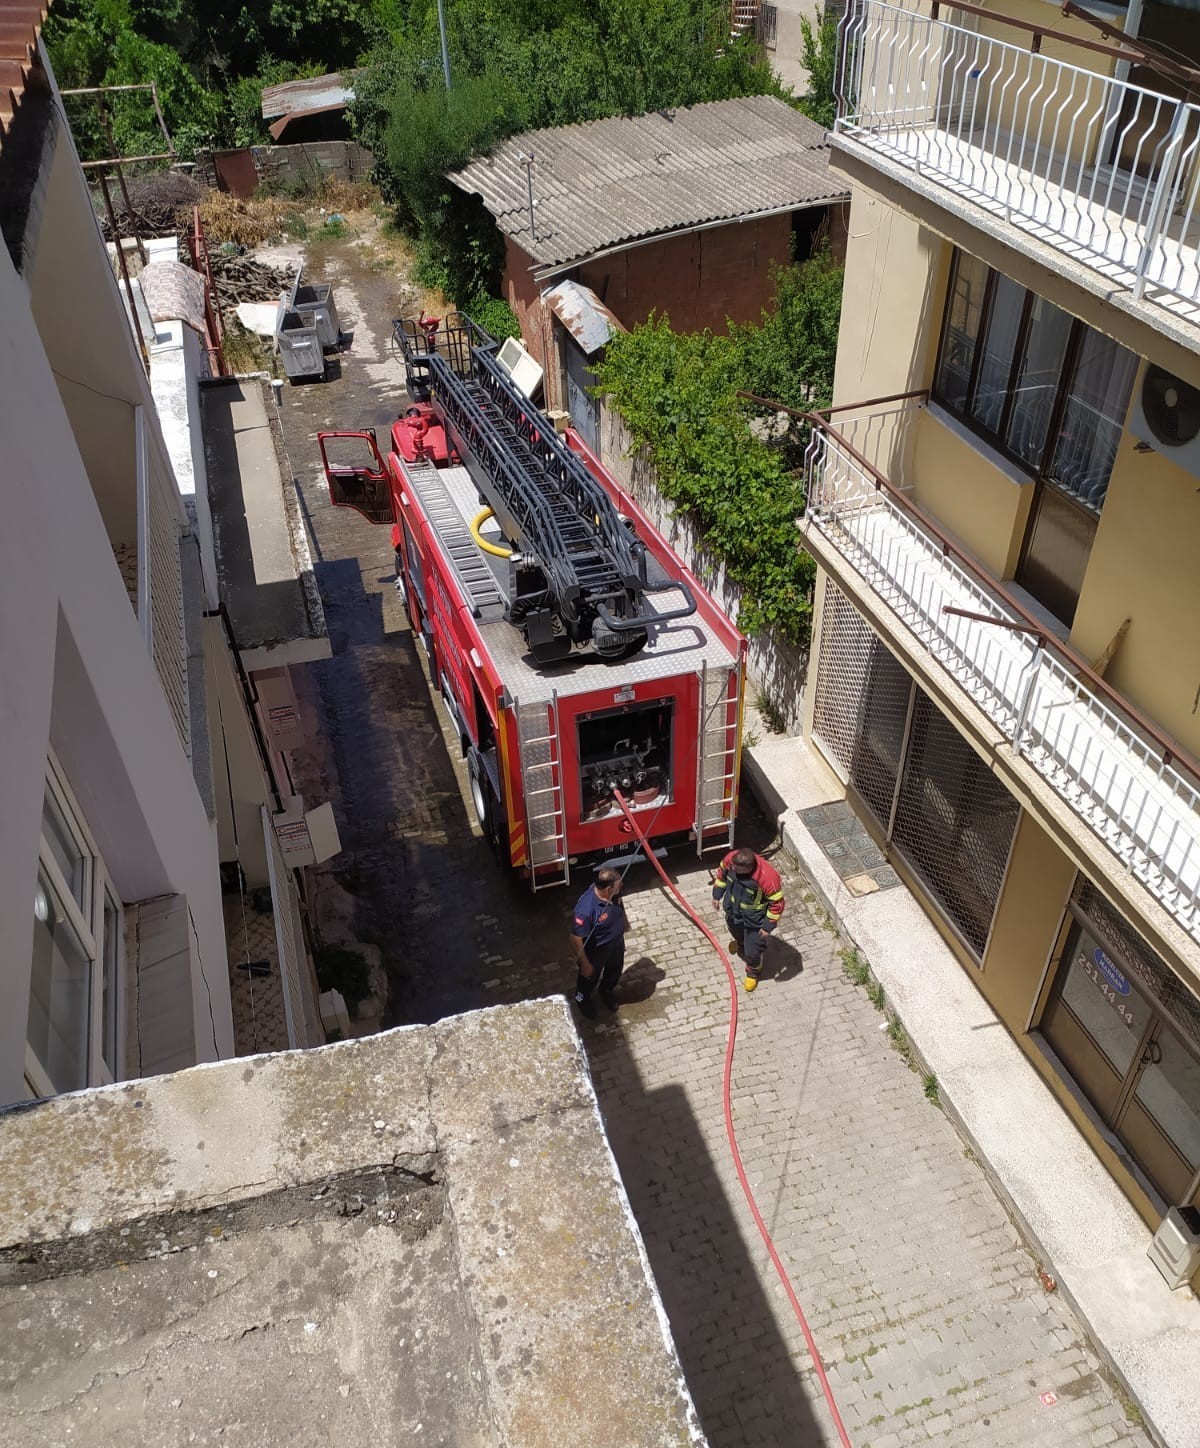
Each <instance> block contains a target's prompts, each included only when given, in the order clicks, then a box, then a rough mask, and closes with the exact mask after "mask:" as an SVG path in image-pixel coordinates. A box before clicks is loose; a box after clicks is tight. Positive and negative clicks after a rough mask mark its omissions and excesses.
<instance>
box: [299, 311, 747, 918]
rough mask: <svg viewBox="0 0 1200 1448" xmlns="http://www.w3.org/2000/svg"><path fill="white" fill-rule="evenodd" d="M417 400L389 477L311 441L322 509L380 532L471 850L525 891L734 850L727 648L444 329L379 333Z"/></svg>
mask: <svg viewBox="0 0 1200 1448" xmlns="http://www.w3.org/2000/svg"><path fill="white" fill-rule="evenodd" d="M393 329H394V334H395V336H396V340H397V343H398V346H399V349H400V351H401V353H402V355H403V357H404V361H405V371H406V382H407V385H408V389H409V394H410V397H411V398H412V399H413V401H412V402H411V404H410V405H408V406H407V407H406V408H405V410H404V412H403V413H402V415H401V416H399V417H398V418H397V419H396V421H395V422H394V423H393V425H392V428H391V436H390V439H389V445H388V448H387V450H386V456H384V455H383V453H382V452H381V449H380V447H379V444H378V441H377V439H376V437H375V435H374V434H373V433H372V432H369V431H364V432H342V433H321V434H319V443H320V448H321V454H322V460H323V463H324V468H325V474H326V478H327V480H328V484H329V491H330V498H331V501H332V502H333V503H334V504H335V505H338V506H342V507H350V508H354V509H356V510H357V511H358V512H359V513H361V514H362V515H363V516H364V517H365V518H367V519H368V521H370V522H372V523H377V524H383V523H388V524H390V525H391V527H392V542H393V545H394V547H395V551H396V561H397V586H398V587H399V588H400V589H401V590H402V592H403V596H404V599H405V604H406V607H407V611H408V616H409V620H410V623H411V625H412V628H413V632H414V634H415V635H416V637H417V638H418V640H419V641H420V643H421V644H422V646H423V648H424V649H425V652H426V654H427V655H428V659H429V665H430V671H431V675H432V677H433V679H434V680H435V681H436V683H437V685H438V688H439V689H440V692H441V695H442V698H443V700H444V701H445V706H446V709H447V710H448V712H449V715H450V718H451V720H452V721H453V725H454V728H455V731H456V732H457V735H458V738H459V742H460V746H461V748H462V751H463V754H464V755H465V756H466V759H467V768H468V773H469V777H470V785H471V797H472V802H473V805H474V811H475V815H476V818H477V820H478V823H479V826H480V828H481V829H482V830H483V832H484V834H485V835H486V836H487V838H488V839H489V840H490V841H491V842H492V844H493V846H494V847H495V850H496V852H497V854H498V856H499V858H500V860H501V862H502V864H504V865H506V866H510V867H511V868H513V869H515V870H518V871H520V872H522V873H523V874H524V875H525V876H526V877H527V878H528V880H529V883H530V885H531V887H532V888H533V889H535V890H537V889H541V888H543V887H544V886H546V885H550V884H556V883H566V882H569V880H570V877H571V871H572V869H573V868H575V867H577V866H579V865H581V864H584V863H585V862H587V863H591V864H592V865H596V864H599V863H604V862H606V861H612V860H615V859H624V858H626V857H629V856H630V855H633V854H634V853H635V851H634V840H633V831H632V829H631V826H630V824H629V821H628V819H627V818H626V817H625V815H624V813H623V812H622V810H621V809H620V808H619V806H618V804H617V801H616V798H615V791H618V790H619V791H620V793H621V795H622V797H623V798H624V799H625V801H626V802H627V804H628V807H629V808H630V809H631V810H632V811H634V812H636V814H637V817H638V821H639V825H640V827H641V828H642V829H643V830H644V832H645V834H646V836H647V838H648V840H649V841H650V843H651V845H652V847H654V848H655V849H656V852H658V853H662V851H663V849H664V848H665V847H666V846H667V845H670V844H672V843H674V842H677V841H689V842H691V843H692V844H693V846H694V848H695V849H696V850H697V852H698V853H699V852H701V851H704V850H707V849H715V848H718V847H720V848H727V847H728V846H729V844H730V843H731V840H732V835H733V823H734V816H735V813H736V806H737V793H738V783H739V766H740V753H741V715H742V703H743V689H744V671H745V652H746V645H745V640H744V639H743V638H742V636H741V635H740V634H739V633H738V631H737V630H736V628H735V627H734V626H733V625H732V624H731V623H730V622H729V620H728V619H727V618H726V617H725V616H724V615H723V614H722V613H721V611H720V610H719V609H718V608H717V606H716V604H715V603H714V602H713V600H712V599H711V598H710V597H709V595H708V594H707V593H706V592H705V590H704V589H703V588H702V586H701V585H700V584H699V583H698V582H697V580H696V579H695V578H694V577H693V576H692V575H691V574H690V573H689V572H688V570H687V569H686V568H685V567H684V566H683V564H682V563H681V562H680V560H679V559H678V558H677V557H676V556H675V554H674V553H673V552H672V550H671V548H670V547H669V545H668V544H667V542H666V540H665V539H664V538H663V537H662V536H661V534H660V533H659V532H658V531H657V530H656V529H655V528H654V527H653V525H652V524H651V523H650V520H649V519H648V518H647V517H646V516H645V514H644V513H643V512H642V510H641V509H640V508H639V507H638V505H637V504H636V503H635V502H634V500H633V499H632V498H631V497H630V496H629V494H628V493H626V492H625V491H624V490H623V489H622V488H621V487H619V486H618V484H617V483H616V482H615V481H614V479H613V478H612V477H611V476H610V475H609V474H608V473H607V472H606V471H605V470H604V469H603V468H602V467H601V466H600V464H599V462H598V461H597V459H596V458H595V457H594V456H593V455H592V454H591V453H590V451H589V450H588V449H587V447H586V446H585V445H584V443H583V442H582V441H581V440H580V439H579V438H578V437H577V436H575V435H574V433H573V432H571V431H568V433H567V434H566V437H565V438H562V437H559V435H558V434H557V433H556V431H555V428H554V426H553V424H552V423H551V422H550V421H549V419H547V418H546V417H545V416H544V415H543V414H542V413H541V412H539V411H538V409H537V408H536V407H535V406H534V405H533V403H532V402H530V400H529V399H528V398H527V397H525V395H524V394H523V393H521V392H520V391H519V390H518V389H517V388H516V387H515V386H514V385H513V383H512V381H511V379H510V378H509V376H508V375H507V373H506V372H505V370H504V369H503V367H502V366H500V364H499V363H498V361H497V351H498V349H497V347H496V344H495V343H494V342H493V340H492V339H491V338H490V337H488V336H487V334H485V333H483V332H481V331H479V329H477V328H475V327H474V325H473V324H472V323H471V322H470V321H469V319H467V318H465V317H463V316H462V315H461V314H452V315H451V317H449V318H447V319H446V321H445V323H444V324H443V326H442V329H441V334H440V336H439V334H438V333H437V332H436V331H434V330H433V329H432V328H430V327H429V325H428V319H421V320H420V321H416V322H414V321H409V320H402V321H398V322H396V323H394V324H393Z"/></svg>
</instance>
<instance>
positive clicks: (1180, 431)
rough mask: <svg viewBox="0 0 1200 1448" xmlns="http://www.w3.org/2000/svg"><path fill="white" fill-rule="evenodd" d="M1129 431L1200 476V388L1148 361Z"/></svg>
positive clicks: (1140, 383)
mask: <svg viewBox="0 0 1200 1448" xmlns="http://www.w3.org/2000/svg"><path fill="white" fill-rule="evenodd" d="M1129 431H1130V432H1131V433H1133V435H1134V437H1136V438H1140V439H1141V440H1142V442H1145V443H1149V445H1150V446H1151V447H1152V448H1154V450H1155V451H1156V452H1160V453H1162V455H1163V456H1164V457H1168V458H1170V459H1171V461H1172V462H1174V463H1178V464H1179V466H1180V467H1181V468H1186V469H1187V471H1188V472H1189V473H1191V474H1192V475H1193V476H1194V477H1198V478H1200V388H1197V387H1193V386H1192V384H1191V383H1190V382H1185V381H1184V380H1183V379H1182V378H1181V377H1176V376H1175V374H1174V373H1173V372H1168V371H1167V369H1166V368H1165V367H1159V366H1157V365H1156V364H1155V363H1153V362H1147V364H1146V367H1145V370H1144V371H1143V373H1142V377H1141V381H1140V382H1139V383H1138V386H1137V391H1136V393H1135V395H1134V399H1133V410H1132V412H1131V413H1130V415H1129Z"/></svg>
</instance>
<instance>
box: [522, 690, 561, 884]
mask: <svg viewBox="0 0 1200 1448" xmlns="http://www.w3.org/2000/svg"><path fill="white" fill-rule="evenodd" d="M513 708H514V711H515V713H516V716H517V742H518V744H519V746H520V752H521V772H522V774H523V776H524V779H525V838H526V839H527V840H528V841H529V864H530V872H529V873H530V883H531V885H532V886H533V889H534V890H544V889H545V888H546V887H547V886H548V885H568V884H570V881H571V863H570V861H569V859H568V858H567V810H566V801H565V799H564V798H563V786H562V778H563V776H562V756H561V752H560V750H559V728H558V694H557V692H556V693H555V694H554V695H553V696H552V698H551V701H550V703H549V704H548V705H547V704H522V703H520V702H519V701H516V700H514V702H513ZM547 731H549V732H547ZM549 866H554V867H556V868H557V871H558V873H557V874H555V875H552V876H548V875H547V874H543V875H542V877H541V879H540V880H539V878H538V873H537V872H538V870H539V869H543V870H544V869H546V867H549Z"/></svg>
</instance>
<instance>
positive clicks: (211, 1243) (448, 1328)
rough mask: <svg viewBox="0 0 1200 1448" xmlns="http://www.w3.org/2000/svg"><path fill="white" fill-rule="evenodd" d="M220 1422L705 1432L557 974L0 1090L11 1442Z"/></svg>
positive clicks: (151, 1435) (1, 1357)
mask: <svg viewBox="0 0 1200 1448" xmlns="http://www.w3.org/2000/svg"><path fill="white" fill-rule="evenodd" d="M585 1382H586V1383H588V1384H590V1385H591V1386H589V1387H588V1390H587V1391H583V1390H582V1389H583V1387H584V1385H585ZM604 1383H607V1384H612V1385H613V1387H614V1390H613V1391H602V1390H600V1391H597V1390H596V1388H595V1385H596V1384H604ZM217 1441H219V1442H220V1443H222V1444H247V1445H249V1444H253V1445H255V1448H264V1445H272V1444H282V1443H288V1444H318V1443H320V1444H326V1443H329V1442H336V1443H337V1444H338V1445H339V1448H359V1445H363V1448H365V1445H368V1444H370V1445H377V1444H381V1443H382V1444H388V1445H397V1444H406V1443H412V1444H416V1443H418V1442H419V1443H421V1444H426V1445H436V1444H454V1445H463V1448H467V1445H470V1448H487V1445H492V1444H495V1445H500V1444H504V1445H513V1448H516V1445H523V1448H543V1445H544V1448H551V1445H553V1448H572V1445H576V1444H577V1445H580V1448H583V1445H587V1448H594V1445H596V1444H598V1443H603V1444H605V1445H606V1448H625V1445H628V1448H635V1445H637V1448H653V1445H663V1448H666V1445H684V1444H696V1445H702V1444H703V1438H702V1436H701V1433H700V1430H699V1427H698V1424H697V1419H696V1414H695V1411H694V1408H693V1406H692V1402H691V1399H690V1397H689V1395H688V1391H687V1388H686V1386H685V1384H684V1381H683V1376H682V1372H681V1369H680V1366H679V1362H678V1359H677V1357H676V1353H675V1348H674V1345H673V1343H672V1341H671V1339H670V1335H669V1330H668V1328H667V1325H666V1318H665V1315H664V1313H663V1310H662V1306H661V1303H660V1301H659V1298H658V1294H657V1291H656V1289H655V1287H654V1284H653V1281H652V1279H651V1278H650V1275H649V1266H648V1263H647V1259H646V1256H645V1251H644V1248H643V1246H642V1241H641V1237H640V1236H639V1234H638V1230H637V1227H636V1225H635V1223H634V1220H633V1217H632V1215H631V1213H630V1210H629V1205H628V1202H627V1200H626V1197H625V1193H624V1190H623V1188H622V1186H621V1183H620V1180H619V1178H618V1176H617V1173H616V1166H615V1163H614V1161H613V1158H612V1155H611V1153H610V1151H609V1148H608V1143H607V1140H606V1138H605V1136H604V1132H603V1128H602V1126H601V1123H600V1117H599V1112H598V1109H597V1105H596V1099H595V1095H594V1093H593V1090H592V1085H591V1080H590V1077H589V1074H588V1070H587V1067H586V1064H585V1061H584V1057H583V1054H582V1051H581V1049H580V1045H579V1041H578V1038H577V1036H576V1034H575V1031H574V1029H573V1027H572V1026H571V1024H570V1021H569V1019H568V1016H567V1012H566V1007H565V1005H564V1003H563V1002H562V1001H561V1000H542V1001H534V1002H531V1003H528V1004H524V1005H517V1006H509V1007H501V1008H497V1009H494V1010H489V1011H479V1012H474V1013H472V1014H470V1015H465V1016H458V1017H453V1018H451V1019H448V1020H445V1021H442V1022H440V1023H439V1024H437V1025H435V1026H428V1027H412V1028H406V1029H402V1030H397V1031H391V1032H388V1033H387V1034H384V1035H379V1036H372V1037H369V1038H366V1039H364V1040H359V1041H352V1042H343V1043H339V1044H336V1045H333V1046H327V1047H324V1048H321V1049H319V1050H315V1051H307V1052H293V1053H285V1054H280V1055H273V1056H258V1057H250V1058H243V1059H239V1060H234V1061H229V1062H225V1063H222V1064H218V1065H215V1066H205V1067H198V1068H196V1069H193V1070H190V1071H184V1072H181V1073H179V1074H177V1075H174V1076H165V1077H158V1078H154V1079H151V1080H147V1081H137V1082H131V1083H127V1084H124V1085H120V1086H115V1087H107V1088H103V1089H100V1090H95V1091H87V1092H81V1093H78V1094H75V1095H72V1096H65V1097H58V1098H55V1099H53V1100H50V1101H44V1102H40V1103H36V1104H33V1105H30V1106H26V1107H24V1108H14V1109H12V1110H10V1111H8V1112H7V1113H5V1114H3V1115H0V1444H2V1445H5V1448H8V1445H16V1444H29V1443H31V1442H40V1443H51V1442H53V1443H65V1442H75V1443H84V1442H86V1443H113V1442H120V1443H121V1444H122V1445H124V1448H137V1445H143V1444H144V1445H147V1448H149V1445H152V1444H153V1445H161V1444H164V1443H183V1442H189V1443H192V1442H194V1443H215V1442H217Z"/></svg>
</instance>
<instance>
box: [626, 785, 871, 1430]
mask: <svg viewBox="0 0 1200 1448" xmlns="http://www.w3.org/2000/svg"><path fill="white" fill-rule="evenodd" d="M613 797H614V798H615V799H616V801H617V805H618V806H619V808H620V810H621V813H622V814H623V815H624V816H625V818H626V819H627V820H628V821H629V827H630V829H631V830H632V831H633V833H634V835H635V837H636V838H637V841H638V844H639V845H641V847H642V849H643V851H644V852H645V855H646V858H647V859H648V860H649V861H650V863H651V864H652V865H653V866H654V868H655V869H656V870H657V871H658V873H659V875H661V876H662V881H663V884H664V885H665V886H666V887H667V889H668V890H670V892H671V893H672V894H673V895H674V896H675V898H676V900H678V901H679V904H680V906H681V907H682V908H683V910H684V912H685V914H686V915H687V916H688V917H689V919H690V920H691V921H692V922H693V924H694V925H695V926H696V927H697V929H698V930H700V931H701V932H702V933H703V934H704V935H705V936H706V937H707V939H708V942H709V944H710V945H711V946H712V948H713V949H714V950H715V951H716V952H717V954H718V956H720V958H721V964H722V965H723V966H724V967H725V974H726V976H727V977H728V978H729V1034H728V1036H727V1037H726V1041H725V1072H724V1077H723V1079H722V1082H721V1105H722V1109H723V1111H724V1115H725V1135H726V1138H727V1139H728V1141H729V1150H730V1154H731V1155H732V1157H733V1165H734V1170H735V1171H736V1172H737V1179H738V1181H739V1182H740V1183H741V1187H742V1195H743V1196H744V1197H745V1198H746V1205H747V1206H748V1207H749V1208H750V1215H751V1216H752V1217H753V1218H754V1225H755V1226H756V1227H757V1228H758V1233H759V1236H760V1237H761V1238H762V1239H763V1245H764V1246H765V1247H766V1249H767V1255H768V1256H769V1257H770V1259H771V1265H772V1266H773V1267H774V1268H775V1272H776V1275H777V1276H778V1278H779V1280H780V1282H781V1283H782V1284H783V1290H784V1292H785V1293H786V1294H787V1299H788V1301H789V1302H790V1303H791V1306H792V1311H793V1312H794V1313H795V1315H796V1321H797V1322H798V1323H799V1324H800V1331H801V1332H802V1333H803V1334H804V1341H805V1342H806V1343H807V1344H808V1355H809V1357H810V1358H811V1359H812V1365H813V1368H814V1370H815V1371H816V1374H817V1381H818V1382H819V1383H820V1384H821V1392H822V1393H823V1394H824V1396H825V1402H826V1405H827V1406H828V1408H829V1412H830V1414H831V1416H832V1418H833V1424H834V1427H835V1428H836V1429H837V1433H838V1438H839V1440H840V1442H841V1443H842V1448H853V1445H852V1444H851V1442H850V1437H849V1434H848V1433H847V1432H846V1427H845V1424H844V1423H843V1422H842V1415H841V1413H839V1412H838V1405H837V1401H836V1400H835V1398H834V1396H833V1389H832V1388H831V1387H830V1386H829V1379H828V1377H827V1376H826V1375H825V1364H824V1363H823V1362H822V1361H821V1354H820V1351H819V1350H818V1348H817V1343H816V1339H815V1338H814V1337H813V1335H812V1329H811V1328H810V1327H809V1325H808V1319H807V1318H806V1317H805V1315H804V1308H803V1307H802V1306H801V1305H800V1299H799V1298H798V1297H797V1296H796V1289H795V1288H794V1287H793V1286H792V1283H791V1279H790V1278H789V1277H788V1274H787V1269H786V1268H785V1267H784V1265H783V1260H782V1259H781V1257H780V1255H779V1252H778V1250H777V1249H776V1247H775V1243H774V1241H773V1240H772V1237H771V1233H770V1229H769V1228H768V1227H767V1224H766V1222H765V1221H764V1220H763V1215H762V1213H761V1212H760V1211H759V1209H758V1203H757V1202H756V1201H755V1199H754V1191H753V1189H752V1188H751V1186H750V1181H749V1178H748V1177H747V1176H746V1169H745V1167H744V1166H743V1165H742V1154H741V1152H740V1151H739V1150H738V1141H737V1132H736V1131H735V1130H734V1125H733V1104H732V1101H731V1098H730V1087H731V1083H732V1080H733V1052H734V1047H735V1045H736V1043H737V1028H738V981H737V972H736V971H735V970H734V968H733V964H732V962H731V961H730V959H729V956H728V955H727V954H726V952H725V948H724V946H723V945H722V944H721V942H720V940H718V939H717V936H716V935H715V934H714V932H713V931H712V929H711V928H710V927H709V926H708V925H706V924H705V923H704V921H703V920H701V918H700V917H699V915H697V914H696V911H695V910H694V909H693V908H692V906H691V905H690V904H689V903H688V901H687V899H686V898H685V897H684V895H683V892H682V891H681V890H680V888H679V886H678V885H676V884H675V882H674V881H673V880H672V879H671V878H670V876H669V875H668V874H667V872H666V871H665V870H664V869H663V867H662V864H661V863H660V861H659V859H658V857H657V856H656V855H655V854H654V852H653V850H651V848H650V846H649V844H648V842H647V840H646V836H645V834H644V833H643V832H642V830H641V829H640V828H639V826H638V822H637V820H636V818H635V817H634V815H633V812H632V811H631V810H630V808H629V805H628V803H627V802H626V800H625V796H624V795H623V794H622V793H621V791H620V790H619V789H614V790H613Z"/></svg>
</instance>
